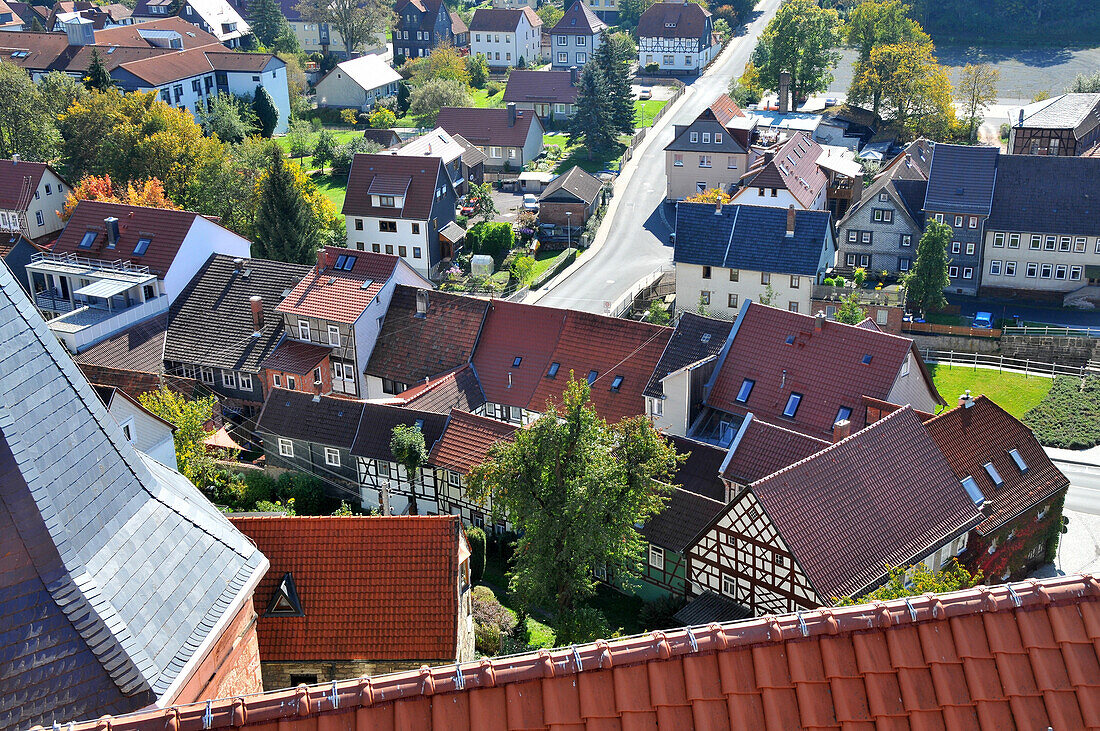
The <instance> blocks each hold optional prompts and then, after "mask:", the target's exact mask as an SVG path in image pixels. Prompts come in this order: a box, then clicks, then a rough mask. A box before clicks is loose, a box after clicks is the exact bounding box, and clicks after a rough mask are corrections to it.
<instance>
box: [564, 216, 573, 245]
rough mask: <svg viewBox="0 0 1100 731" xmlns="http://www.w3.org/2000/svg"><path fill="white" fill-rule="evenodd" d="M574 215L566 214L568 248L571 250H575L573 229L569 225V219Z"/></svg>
mask: <svg viewBox="0 0 1100 731" xmlns="http://www.w3.org/2000/svg"><path fill="white" fill-rule="evenodd" d="M572 215H573V211H566V212H565V238H566V247H567V248H570V249H572V248H573V227H572V226H570V225H569V220H570V219H569V217H570V216H572Z"/></svg>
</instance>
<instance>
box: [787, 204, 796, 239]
mask: <svg viewBox="0 0 1100 731" xmlns="http://www.w3.org/2000/svg"><path fill="white" fill-rule="evenodd" d="M793 236H794V204H793V203H792V204H791V205H790V206H788V207H787V237H788V238H790V237H793Z"/></svg>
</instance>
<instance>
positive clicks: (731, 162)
mask: <svg viewBox="0 0 1100 731" xmlns="http://www.w3.org/2000/svg"><path fill="white" fill-rule="evenodd" d="M736 169H737V158H736V157H734V156H733V155H730V156H729V157H727V158H726V170H736Z"/></svg>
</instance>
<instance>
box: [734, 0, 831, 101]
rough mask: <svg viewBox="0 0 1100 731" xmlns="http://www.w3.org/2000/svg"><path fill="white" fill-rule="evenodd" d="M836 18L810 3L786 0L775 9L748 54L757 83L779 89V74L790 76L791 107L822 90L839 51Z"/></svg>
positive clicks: (801, 0)
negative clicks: (785, 73)
mask: <svg viewBox="0 0 1100 731" xmlns="http://www.w3.org/2000/svg"><path fill="white" fill-rule="evenodd" d="M839 43H840V18H839V16H838V15H837V12H836V11H835V10H829V9H824V8H821V7H818V5H817V3H816V2H815V1H814V0H788V1H787V2H785V3H784V4H783V5H780V6H779V10H778V12H776V14H775V17H774V18H772V19H771V20H770V21H769V22H768V25H767V27H766V28H765V29H764V32H763V34H761V36H760V41H759V42H758V43H757V46H756V48H755V50H753V53H752V67H753V69H754V70H755V73H756V79H757V83H758V84H759V85H761V86H762V87H763V88H765V89H778V88H779V74H780V73H782V72H784V71H786V72H787V73H789V74H790V75H791V91H790V93H791V100H792V104H791V108H792V109H796V108H797V106H798V102H799V100H801V99H803V98H805V97H806V96H808V95H810V94H813V93H814V92H819V91H825V90H826V89H827V88H829V83H830V82H831V81H832V80H833V75H832V74H831V73H830V71H829V70H830V69H831V68H833V67H834V66H836V63H837V61H838V60H839V59H840V52H839V51H837V50H836V47H837V46H838V45H839Z"/></svg>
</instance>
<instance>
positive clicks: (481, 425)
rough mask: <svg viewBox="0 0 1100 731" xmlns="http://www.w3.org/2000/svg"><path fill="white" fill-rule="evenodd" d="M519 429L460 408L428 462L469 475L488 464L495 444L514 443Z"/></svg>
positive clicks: (433, 449) (452, 414) (448, 423)
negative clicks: (490, 452) (487, 459)
mask: <svg viewBox="0 0 1100 731" xmlns="http://www.w3.org/2000/svg"><path fill="white" fill-rule="evenodd" d="M516 428H517V427H516V426H515V425H513V424H505V423H504V422H502V421H497V420H496V419H490V418H488V417H485V416H477V415H476V414H468V413H466V412H465V411H459V410H457V409H455V410H453V411H451V418H450V419H449V420H448V421H447V426H446V427H445V428H444V429H443V435H442V436H440V437H439V440H438V441H436V443H435V446H434V447H432V453H431V455H430V456H429V457H428V463H429V464H432V465H435V466H436V467H446V468H447V469H450V470H454V471H456V472H461V473H462V474H466V473H467V472H469V471H470V468H472V467H476V466H477V465H479V464H481V463H482V462H483V461H485V458H486V457H487V456H488V454H489V450H490V449H491V448H492V446H493V445H494V444H496V443H497V442H502V441H509V442H510V441H512V440H513V439H514V438H515V433H516Z"/></svg>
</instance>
